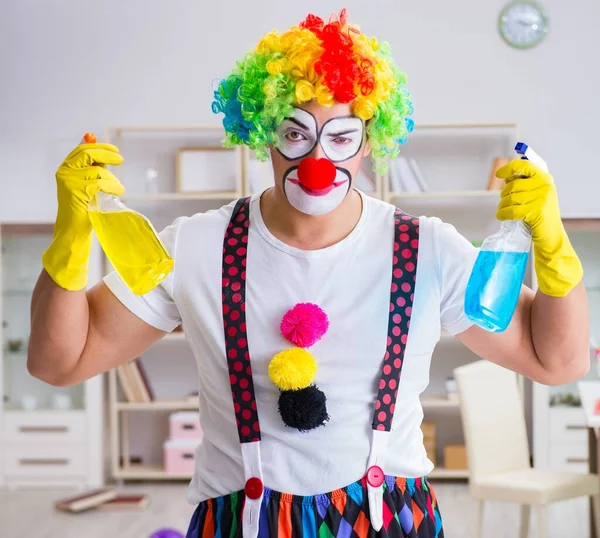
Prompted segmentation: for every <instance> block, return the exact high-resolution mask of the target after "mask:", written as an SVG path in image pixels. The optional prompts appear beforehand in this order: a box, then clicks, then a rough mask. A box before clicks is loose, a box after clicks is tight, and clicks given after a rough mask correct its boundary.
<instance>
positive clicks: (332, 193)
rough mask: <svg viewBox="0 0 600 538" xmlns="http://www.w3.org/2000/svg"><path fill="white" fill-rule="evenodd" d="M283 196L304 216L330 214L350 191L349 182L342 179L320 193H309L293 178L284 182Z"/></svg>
mask: <svg viewBox="0 0 600 538" xmlns="http://www.w3.org/2000/svg"><path fill="white" fill-rule="evenodd" d="M284 189H285V194H286V196H287V199H288V201H289V202H290V204H292V206H294V208H296V209H297V210H298V211H300V212H302V213H305V214H306V215H311V216H315V217H316V216H319V215H326V214H327V213H331V212H332V211H333V210H334V209H336V208H337V207H338V206H339V205H340V204H341V203H342V202H343V201H344V198H345V197H346V195H347V194H348V190H349V189H350V180H349V179H348V178H347V177H344V178H343V180H341V181H336V182H335V183H334V185H332V186H330V187H327V188H326V189H322V190H320V191H311V190H310V189H307V188H305V187H303V186H302V185H300V182H299V181H298V180H297V179H295V178H286V179H285V181H284Z"/></svg>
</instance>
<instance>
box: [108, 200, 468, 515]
mask: <svg viewBox="0 0 600 538" xmlns="http://www.w3.org/2000/svg"><path fill="white" fill-rule="evenodd" d="M362 197H363V211H362V215H361V217H360V220H359V222H358V224H357V225H356V227H355V228H354V230H353V231H352V232H351V233H350V234H349V235H348V236H347V237H346V238H345V239H343V240H342V241H340V242H339V243H336V244H335V245H332V246H330V247H327V248H324V249H320V250H313V251H303V250H300V249H297V248H293V247H291V246H289V245H286V244H284V243H283V242H281V241H280V240H278V239H277V238H275V237H274V236H273V235H272V234H271V233H270V232H269V230H268V229H267V228H266V226H265V224H264V222H263V220H262V216H261V213H260V201H259V196H258V195H256V196H254V197H253V198H252V201H251V205H250V229H249V238H248V258H247V280H246V321H247V332H248V346H249V350H250V355H251V360H252V369H253V374H254V384H255V391H256V400H257V408H258V415H259V419H260V425H261V435H262V441H261V454H262V466H263V475H264V482H265V485H266V486H267V487H269V488H271V489H274V490H276V491H284V492H288V493H293V494H296V495H312V494H316V493H324V492H328V491H331V490H334V489H337V488H340V487H343V486H346V485H348V484H350V483H352V482H354V481H356V480H358V479H360V478H361V477H362V476H364V474H365V472H366V468H367V458H368V455H369V450H370V443H371V423H372V419H373V412H374V405H375V400H376V397H377V388H378V385H379V379H380V376H381V367H382V361H383V357H384V354H385V351H386V340H387V325H388V307H389V298H390V279H391V269H392V251H393V243H394V225H393V215H394V207H393V206H392V205H390V204H387V203H385V202H382V201H379V200H376V199H374V198H371V197H369V196H366V195H362ZM234 205H235V203H231V204H229V205H227V206H224V207H222V208H221V209H218V210H213V211H209V212H207V213H202V214H197V215H194V216H192V217H182V218H179V219H177V220H176V221H175V222H174V224H173V225H171V226H169V227H167V228H166V229H165V230H164V231H163V232H162V233H161V237H162V240H163V241H164V242H165V245H166V246H167V248H168V250H169V251H170V252H171V253H172V255H173V257H174V259H175V267H174V269H173V271H172V272H171V274H170V275H169V276H168V277H167V279H165V281H164V282H163V284H162V285H161V286H159V287H158V288H156V289H155V290H153V291H152V292H150V293H149V294H147V295H145V296H135V295H133V294H132V293H131V292H130V291H129V289H128V288H127V287H126V286H125V284H124V283H123V282H122V281H121V279H120V278H119V277H118V275H116V274H115V273H112V274H110V275H108V276H107V277H106V279H105V282H106V284H107V285H108V287H109V288H110V289H111V290H112V292H113V293H114V294H115V295H116V297H118V298H119V300H120V301H121V302H123V304H124V305H125V306H126V307H127V308H128V309H129V310H131V311H132V312H133V313H134V314H136V315H137V316H138V317H140V318H141V319H143V320H144V321H145V322H147V323H149V324H150V325H153V326H154V327H157V328H158V329H162V330H164V331H171V330H173V329H174V328H175V327H176V326H177V325H179V324H180V323H183V328H184V331H185V334H186V337H187V339H188V341H189V343H190V345H191V347H192V350H193V352H194V355H195V357H196V361H197V364H198V373H199V393H200V420H201V424H202V430H203V432H204V437H203V441H202V444H201V445H200V446H199V447H198V449H197V453H196V471H195V473H194V476H193V479H192V482H191V484H190V487H189V490H188V500H189V502H191V503H193V504H196V503H198V502H200V501H202V500H204V499H207V498H211V497H216V496H220V495H225V494H228V493H231V492H232V491H238V490H240V489H243V487H244V483H245V480H244V474H243V465H242V457H241V449H240V445H239V439H238V433H237V429H236V421H235V415H234V410H233V402H232V400H231V390H230V386H229V375H228V370H227V360H226V357H225V342H224V337H223V321H222V304H221V267H222V259H221V256H222V247H223V237H224V233H225V228H226V227H227V225H228V223H229V219H230V217H231V214H232V211H233V208H234ZM475 256H476V249H475V248H474V247H473V246H472V245H471V244H470V243H469V242H468V241H467V240H466V239H465V238H464V237H463V236H461V235H460V234H459V233H458V232H457V231H456V230H455V229H454V227H452V226H451V225H449V224H445V223H442V222H441V221H440V220H439V219H436V218H427V217H421V218H420V242H419V259H418V266H417V281H416V287H415V294H414V303H413V310H412V319H411V326H410V334H409V340H408V344H407V348H406V353H405V359H404V365H403V370H402V378H401V380H400V383H399V390H398V399H397V403H396V410H395V415H394V420H393V425H392V431H391V436H390V444H389V454H388V457H387V462H386V464H385V468H384V471H385V473H386V474H388V475H394V476H403V477H413V478H414V477H420V476H424V475H427V474H428V473H430V472H431V470H432V469H433V465H432V463H431V462H430V461H429V459H428V458H427V455H426V452H425V448H424V446H423V436H422V433H421V429H420V425H421V422H422V419H423V411H422V408H421V404H420V401H419V395H420V393H421V392H422V391H423V390H424V389H425V388H426V387H427V384H428V382H429V366H430V362H431V354H432V352H433V349H434V346H435V345H436V342H437V341H438V340H439V338H440V333H441V329H442V328H444V329H446V330H447V331H448V332H450V333H452V334H458V333H460V332H462V331H464V330H466V329H467V328H468V327H469V326H470V325H471V323H470V322H469V321H468V319H467V318H466V317H465V314H464V310H463V297H464V290H465V287H466V283H467V280H468V278H469V275H470V271H471V267H472V266H473V263H474V261H475ZM301 302H311V303H315V304H317V305H318V306H320V307H321V308H322V309H323V310H324V311H325V312H326V314H327V316H328V317H329V321H330V326H329V330H328V331H327V333H326V334H325V336H323V338H322V339H321V340H320V341H319V342H317V343H316V344H315V345H314V346H312V347H311V348H310V351H311V353H312V354H313V355H314V357H315V358H316V360H317V364H318V371H317V374H316V378H315V383H316V385H317V386H318V387H319V388H320V389H321V390H322V391H323V392H324V393H325V395H326V397H327V411H328V413H329V415H330V420H329V421H328V422H327V423H326V424H325V425H324V426H322V427H319V428H317V429H314V430H311V431H309V432H306V433H300V432H299V431H298V430H296V429H292V428H289V427H287V426H285V425H284V424H283V422H282V420H281V417H280V416H279V412H278V407H277V403H278V398H279V389H278V388H277V387H276V386H275V385H274V384H273V383H272V382H271V380H270V379H269V377H268V374H267V369H268V365H269V361H270V360H271V358H272V357H273V356H274V355H275V354H277V353H278V352H280V351H282V350H284V349H288V348H290V347H292V344H291V343H289V342H288V341H287V340H286V339H285V338H284V337H283V336H282V335H281V333H280V330H279V324H280V322H281V318H282V316H283V315H284V314H285V313H286V312H287V311H288V310H289V309H290V308H292V307H293V306H295V305H296V304H297V303H301Z"/></svg>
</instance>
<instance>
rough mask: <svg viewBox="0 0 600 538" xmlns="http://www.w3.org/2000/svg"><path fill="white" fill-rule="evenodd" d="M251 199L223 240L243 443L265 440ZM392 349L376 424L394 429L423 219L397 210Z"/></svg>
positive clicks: (229, 346)
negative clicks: (249, 317) (257, 386)
mask: <svg viewBox="0 0 600 538" xmlns="http://www.w3.org/2000/svg"><path fill="white" fill-rule="evenodd" d="M249 213H250V199H249V198H245V199H241V200H239V201H238V202H237V204H236V206H235V208H234V210H233V213H232V217H231V221H230V222H229V225H228V227H227V231H226V233H225V239H224V242H223V327H224V331H225V348H226V352H227V363H228V367H229V379H230V384H231V394H232V398H233V404H234V409H235V414H236V420H237V426H238V433H239V438H240V442H241V443H249V442H253V441H259V440H260V426H259V420H258V413H257V411H256V399H255V393H254V384H253V382H252V366H251V364H250V353H249V351H248V338H247V335H246V293H245V288H246V286H245V284H246V256H247V246H248V228H249V224H250V219H249ZM394 225H395V236H394V261H393V269H392V280H391V292H390V312H389V321H388V336H387V349H386V353H385V357H384V361H383V368H382V373H381V379H380V381H379V393H378V395H377V401H376V403H375V413H374V417H373V429H374V430H383V431H390V429H391V426H392V419H393V416H394V409H395V405H396V398H397V396H398V383H399V381H400V375H401V373H402V365H403V362H404V351H405V349H406V343H407V340H408V332H409V327H410V317H411V312H412V304H413V297H414V286H415V282H416V271H417V257H418V250H419V220H418V219H416V218H413V217H411V216H410V215H407V214H406V213H403V212H402V211H400V210H396V212H395V215H394Z"/></svg>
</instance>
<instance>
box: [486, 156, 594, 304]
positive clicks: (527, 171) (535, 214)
mask: <svg viewBox="0 0 600 538" xmlns="http://www.w3.org/2000/svg"><path fill="white" fill-rule="evenodd" d="M496 176H497V177H498V178H500V179H504V180H506V185H505V187H504V188H503V189H502V193H501V195H500V196H501V199H500V204H499V206H498V213H497V214H496V217H497V218H498V219H499V220H523V221H524V222H525V223H526V224H527V225H528V226H529V227H530V228H531V233H532V239H533V254H534V257H535V260H534V263H535V272H536V275H537V279H538V285H539V289H540V290H541V291H542V292H543V293H545V294H546V295H550V296H552V297H564V296H565V295H567V294H568V293H569V292H570V291H571V290H572V289H573V288H574V287H575V286H576V285H577V284H578V283H579V282H580V281H581V279H582V278H583V267H582V266H581V262H580V260H579V258H578V257H577V254H576V253H575V250H574V249H573V247H572V246H571V242H570V241H569V237H568V236H567V233H566V231H565V228H564V226H563V223H562V219H561V217H560V210H559V207H558V195H557V193H556V187H555V185H554V180H553V178H552V176H551V175H550V174H548V173H547V172H544V171H543V170H541V169H540V168H539V167H537V166H535V165H534V164H532V163H531V162H530V161H528V160H525V159H517V160H514V161H512V162H510V163H508V164H506V165H504V166H503V167H501V168H499V169H498V171H497V172H496Z"/></svg>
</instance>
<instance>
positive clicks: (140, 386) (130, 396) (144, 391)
mask: <svg viewBox="0 0 600 538" xmlns="http://www.w3.org/2000/svg"><path fill="white" fill-rule="evenodd" d="M117 377H118V379H119V382H120V383H121V387H122V389H123V394H124V395H125V399H126V400H127V401H128V402H132V403H150V402H152V401H154V391H153V390H152V386H151V385H150V382H149V380H148V376H147V374H146V370H145V369H144V367H143V366H142V364H141V362H140V361H139V360H138V359H135V360H133V361H131V362H129V363H126V364H121V365H120V366H117Z"/></svg>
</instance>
